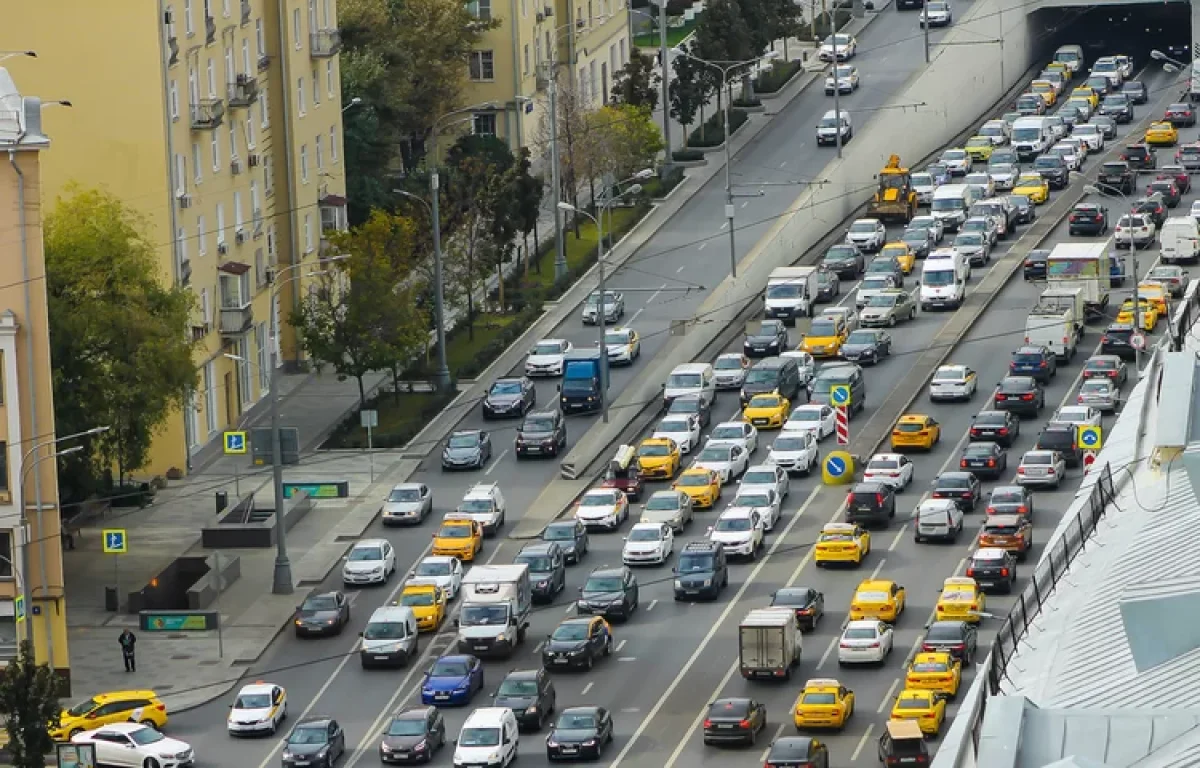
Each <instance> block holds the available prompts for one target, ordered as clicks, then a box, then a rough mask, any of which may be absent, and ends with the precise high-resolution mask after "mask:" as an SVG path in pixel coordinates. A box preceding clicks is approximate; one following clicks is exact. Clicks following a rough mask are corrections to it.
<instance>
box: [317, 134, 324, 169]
mask: <svg viewBox="0 0 1200 768" xmlns="http://www.w3.org/2000/svg"><path fill="white" fill-rule="evenodd" d="M316 147H317V173H320V172H321V171H323V170H325V137H324V136H322V135H321V134H319V133H318V134H317V144H316Z"/></svg>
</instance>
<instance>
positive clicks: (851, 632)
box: [843, 592, 876, 640]
mask: <svg viewBox="0 0 1200 768" xmlns="http://www.w3.org/2000/svg"><path fill="white" fill-rule="evenodd" d="M863 594H864V593H862V592H859V593H858V597H859V599H862V597H863ZM875 634H876V633H875V628H874V627H850V628H849V629H847V630H846V633H845V634H844V635H843V637H845V638H846V639H847V640H874V639H875Z"/></svg>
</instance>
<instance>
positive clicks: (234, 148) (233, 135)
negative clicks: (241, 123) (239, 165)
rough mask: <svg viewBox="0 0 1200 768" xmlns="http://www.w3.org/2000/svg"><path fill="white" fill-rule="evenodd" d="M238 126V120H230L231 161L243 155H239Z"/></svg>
mask: <svg viewBox="0 0 1200 768" xmlns="http://www.w3.org/2000/svg"><path fill="white" fill-rule="evenodd" d="M237 137H238V126H237V120H234V119H232V118H230V120H229V159H230V161H233V160H237V159H238V158H239V157H240V156H241V155H239V154H238V142H237Z"/></svg>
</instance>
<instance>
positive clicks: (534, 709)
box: [525, 704, 538, 715]
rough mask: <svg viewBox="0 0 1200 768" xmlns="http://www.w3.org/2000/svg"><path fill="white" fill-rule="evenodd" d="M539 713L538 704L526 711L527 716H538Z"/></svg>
mask: <svg viewBox="0 0 1200 768" xmlns="http://www.w3.org/2000/svg"><path fill="white" fill-rule="evenodd" d="M537 712H538V708H537V705H536V704H534V705H533V706H532V707H529V708H528V709H526V710H525V714H527V715H536V714H537Z"/></svg>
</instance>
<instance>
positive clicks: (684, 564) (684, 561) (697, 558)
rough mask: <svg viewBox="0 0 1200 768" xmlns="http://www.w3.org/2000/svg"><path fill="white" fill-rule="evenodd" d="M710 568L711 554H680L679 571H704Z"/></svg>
mask: <svg viewBox="0 0 1200 768" xmlns="http://www.w3.org/2000/svg"><path fill="white" fill-rule="evenodd" d="M711 570H712V556H711V555H680V556H679V572H680V573H704V572H706V571H711Z"/></svg>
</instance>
